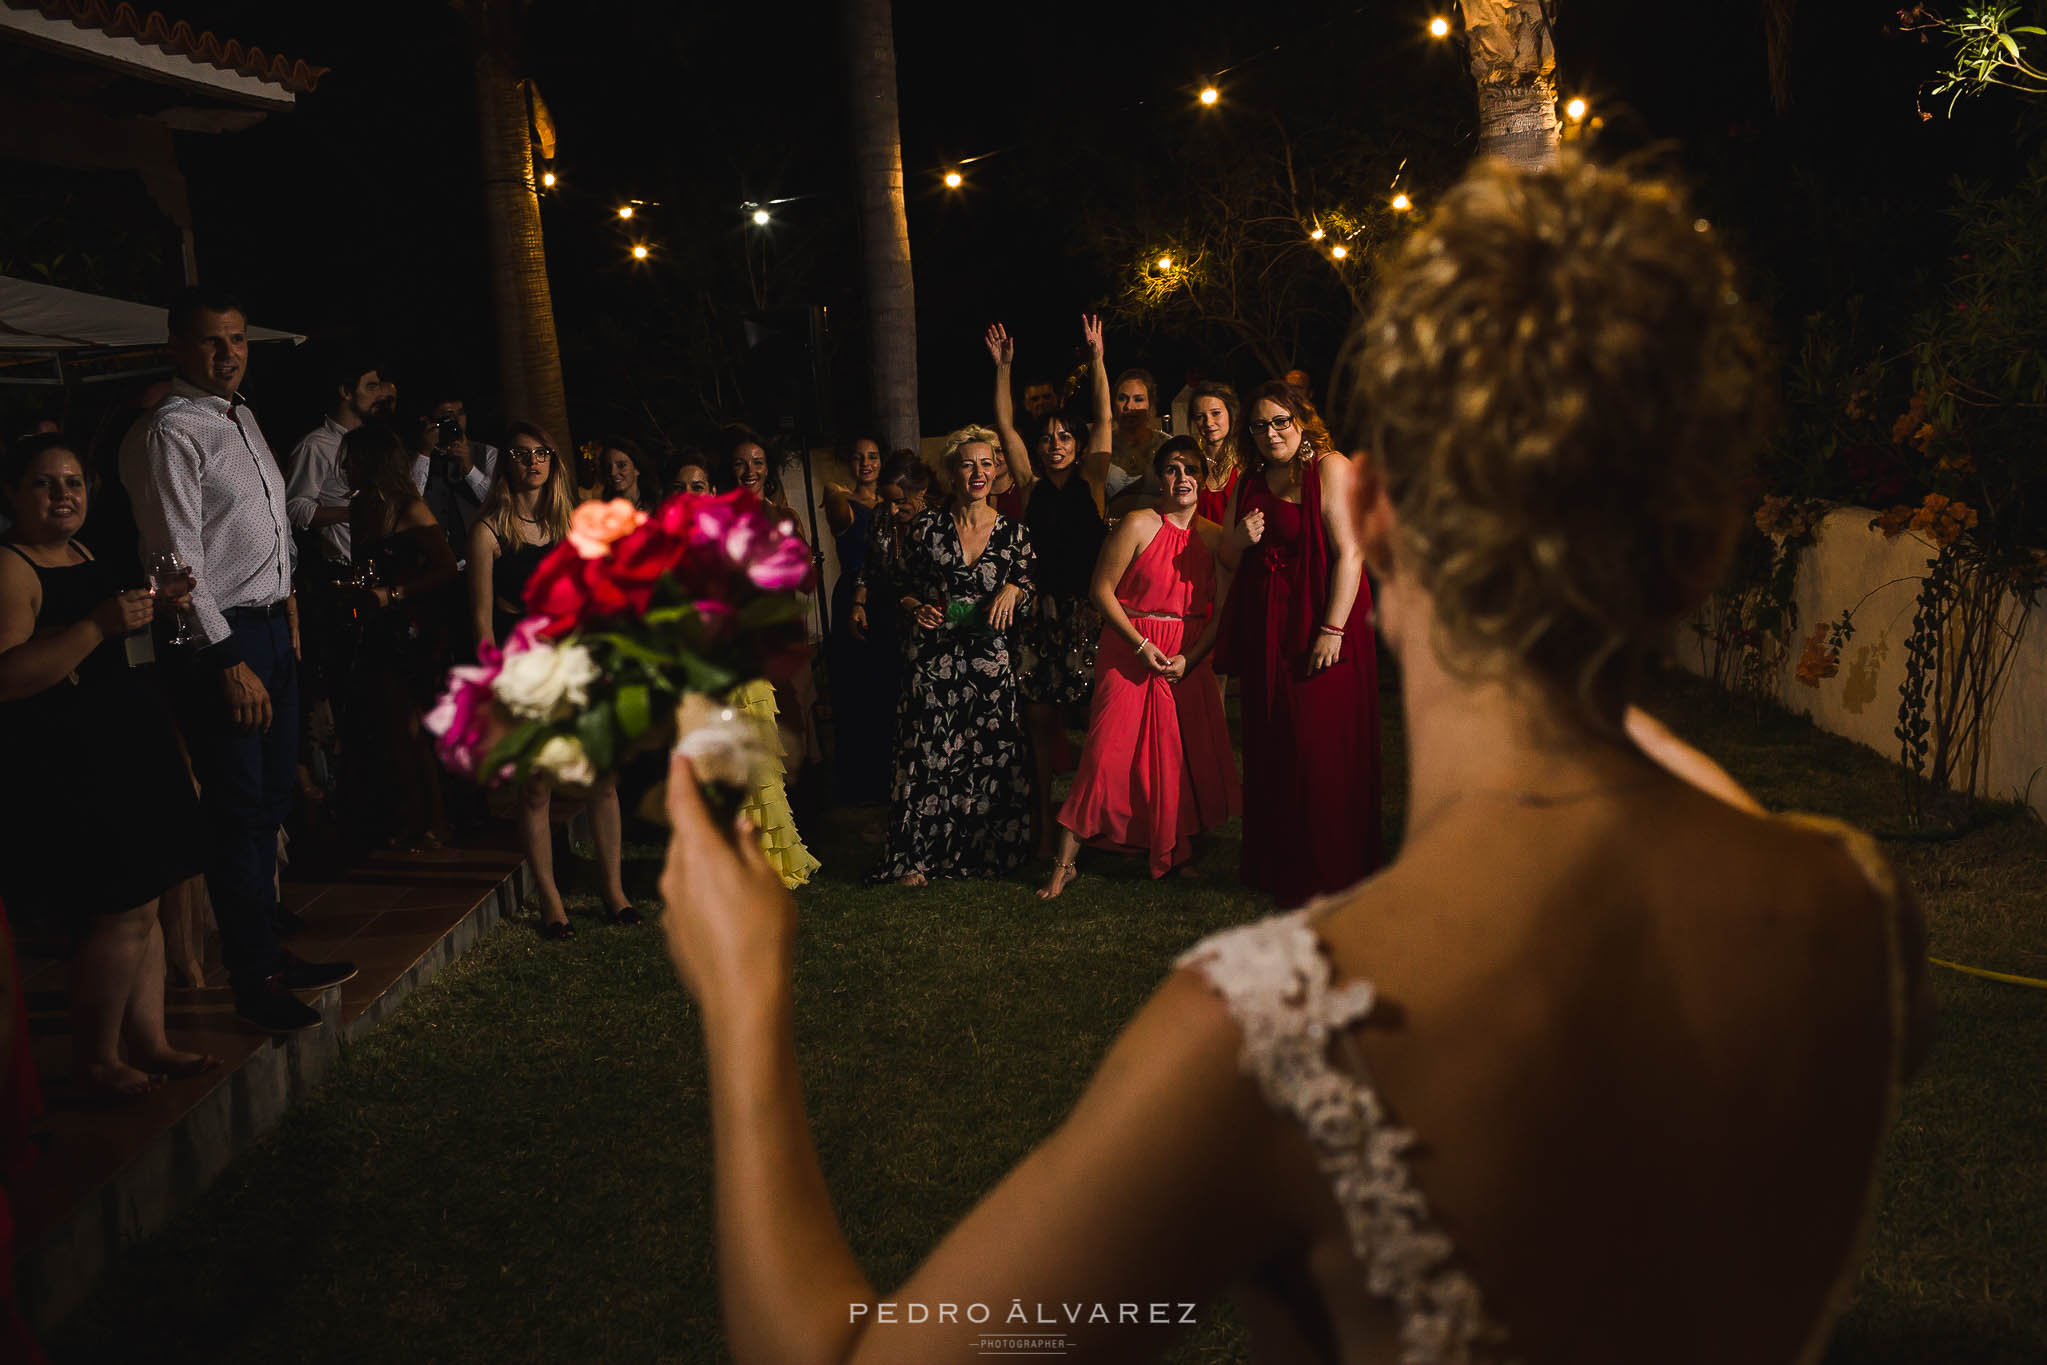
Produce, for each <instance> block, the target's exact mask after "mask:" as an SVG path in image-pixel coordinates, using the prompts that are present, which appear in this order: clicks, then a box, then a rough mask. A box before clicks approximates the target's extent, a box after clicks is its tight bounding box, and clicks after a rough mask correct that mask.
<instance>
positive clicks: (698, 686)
mask: <svg viewBox="0 0 2047 1365" xmlns="http://www.w3.org/2000/svg"><path fill="white" fill-rule="evenodd" d="M674 662H675V666H676V667H677V668H680V669H681V670H682V676H683V679H684V685H685V686H687V687H688V688H689V690H690V691H692V692H709V693H712V694H714V695H722V694H723V693H725V692H729V691H730V690H731V689H732V688H733V687H734V686H736V685H737V684H738V682H739V681H740V678H739V675H738V674H737V673H734V672H733V671H732V670H731V669H729V668H723V667H720V666H719V665H717V664H714V663H712V662H711V661H710V660H709V659H706V658H705V657H704V656H703V655H701V654H698V653H697V652H696V651H695V650H690V649H678V650H677V651H676V652H675V660H674Z"/></svg>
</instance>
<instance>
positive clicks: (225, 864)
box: [121, 287, 355, 1032]
mask: <svg viewBox="0 0 2047 1365" xmlns="http://www.w3.org/2000/svg"><path fill="white" fill-rule="evenodd" d="M170 350H171V358H172V360H173V361H174V362H175V363H176V365H177V370H178V378H177V380H176V382H175V383H173V384H172V386H171V392H170V396H169V397H168V398H166V399H165V400H164V401H163V403H162V404H160V405H159V406H158V407H157V408H156V409H155V410H154V411H153V412H151V413H150V414H149V416H148V417H147V418H146V419H145V426H144V429H143V432H142V439H141V441H140V442H138V443H137V444H135V445H134V446H133V447H131V448H130V449H129V451H128V458H127V459H126V460H125V461H124V464H123V468H122V470H121V479H122V482H123V483H124V484H126V485H127V488H128V495H129V497H130V499H132V501H133V502H134V505H135V521H136V525H137V527H138V528H139V530H140V532H141V548H142V552H143V554H144V555H145V556H147V555H149V554H151V553H153V552H157V551H164V550H173V551H176V552H177V554H178V556H179V558H181V559H183V560H184V562H185V563H186V564H187V565H189V566H191V569H192V574H193V579H194V586H193V590H192V617H193V625H194V627H195V628H196V629H197V631H198V633H199V634H200V636H201V637H202V642H201V643H199V644H196V645H188V646H185V647H184V648H183V649H182V650H179V651H167V652H171V653H174V654H175V655H177V656H180V657H174V658H172V659H171V660H170V662H171V663H172V664H173V666H174V671H175V672H177V673H179V674H181V675H182V677H183V681H184V686H183V689H182V691H183V697H182V703H183V704H182V706H181V717H180V719H181V723H182V724H183V726H184V731H185V741H186V746H187V748H188V749H189V751H190V752H191V755H192V766H193V769H194V771H195V773H196V774H197V776H198V778H199V785H200V794H201V800H202V802H203V803H204V806H205V811H206V827H207V856H206V885H207V890H208V892H209V893H210V894H211V896H212V899H213V910H214V916H215V918H216V920H217V921H218V922H219V924H220V938H221V952H222V956H223V957H224V958H225V959H226V963H227V970H228V976H229V979H230V981H231V982H232V984H233V986H234V995H235V1012H236V1013H237V1014H238V1015H240V1016H241V1018H242V1019H243V1020H245V1021H247V1022H248V1023H250V1024H253V1025H255V1026H256V1027H258V1028H263V1029H269V1030H272V1031H277V1032H285V1031H290V1030H295V1029H303V1028H311V1027H313V1026H315V1025H317V1024H319V1023H320V1015H319V1012H318V1011H316V1010H314V1009H312V1008H310V1007H309V1006H307V1005H306V1004H304V1003H303V1002H302V1001H300V1000H299V999H298V998H297V997H296V996H294V995H293V994H292V992H293V991H298V990H319V989H324V988H325V987H327V986H331V985H335V984H338V983H339V982H342V981H346V980H347V979H348V978H350V977H352V976H354V975H355V967H354V965H353V964H350V963H346V962H306V961H303V960H301V959H299V958H298V957H296V956H294V955H293V954H292V953H290V952H288V951H286V950H285V948H284V947H283V945H282V944H280V943H279V942H278V939H277V928H276V921H275V916H276V914H277V912H278V911H279V908H280V907H279V906H278V903H277V892H276V875H277V830H278V827H279V826H280V825H282V824H283V822H284V818H285V816H286V815H287V814H288V813H289V811H290V809H291V795H292V791H293V789H294V786H295V783H296V779H297V756H298V657H297V656H298V643H297V640H296V638H295V635H296V632H295V629H294V623H293V619H292V615H291V521H290V517H289V515H288V514H287V512H286V508H285V480H284V474H283V471H282V470H280V469H279V468H278V465H277V459H276V457H275V456H273V455H272V454H271V453H270V447H269V445H268V444H266V443H265V441H264V439H263V432H262V430H261V428H259V427H258V426H257V425H256V419H255V416H254V415H253V414H252V413H251V412H250V411H249V407H248V404H246V403H244V402H243V401H242V397H241V384H242V379H243V377H244V375H245V374H246V373H247V370H248V364H249V340H248V328H247V322H246V319H245V315H244V313H243V310H242V306H241V303H240V301H239V300H238V299H237V298H235V297H234V296H233V295H232V294H229V293H226V292H224V291H219V290H206V289H202V288H198V287H194V288H191V289H187V290H185V291H184V292H183V293H181V294H180V295H179V296H178V297H177V299H176V300H175V301H174V302H173V303H172V305H171V309H170Z"/></svg>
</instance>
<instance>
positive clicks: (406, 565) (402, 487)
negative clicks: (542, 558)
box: [341, 422, 458, 848]
mask: <svg viewBox="0 0 2047 1365" xmlns="http://www.w3.org/2000/svg"><path fill="white" fill-rule="evenodd" d="M341 460H342V467H343V469H344V470H345V471H346V472H347V474H348V480H349V485H350V487H352V488H353V489H354V490H355V497H354V499H353V500H352V501H351V502H350V504H349V518H348V520H349V528H350V531H351V533H352V540H351V544H353V545H354V547H355V562H356V565H357V567H358V568H359V569H360V568H363V567H367V568H368V569H369V570H370V574H369V577H370V583H371V586H369V587H366V588H363V589H361V590H360V592H359V593H358V595H357V607H358V613H357V620H358V622H359V624H360V630H361V635H360V644H359V646H358V648H357V651H356V671H355V686H354V687H352V688H351V689H350V695H349V696H348V698H347V699H346V701H345V703H344V706H343V725H344V727H345V728H346V730H347V731H348V732H350V733H352V734H353V735H354V736H355V737H356V740H357V742H355V743H353V744H349V745H347V746H345V747H344V750H343V752H344V754H345V755H346V756H347V757H348V758H349V759H350V763H351V767H353V768H355V769H356V772H355V774H354V775H355V776H356V777H357V778H358V779H360V789H361V790H363V791H366V792H371V793H375V794H376V795H375V797H374V804H373V805H366V807H365V809H364V810H363V812H362V815H363V816H364V817H365V821H366V823H367V825H368V827H369V832H370V833H371V834H372V835H373V836H374V837H377V838H381V839H385V840H388V841H389V842H390V843H391V844H392V845H394V846H398V847H427V848H437V847H439V846H440V845H441V844H442V843H443V842H444V841H445V840H446V838H447V817H446V813H445V811H444V810H443V808H442V805H441V783H440V768H439V766H438V765H437V764H436V763H435V762H434V754H433V746H432V744H431V743H430V741H429V740H428V738H427V735H426V733H425V731H424V730H423V729H422V728H421V726H420V717H421V716H423V715H424V714H425V713H426V711H427V710H428V708H430V707H431V706H432V705H433V704H434V698H435V696H436V695H437V694H438V693H439V691H440V687H441V679H442V675H443V674H444V673H445V672H446V671H447V667H448V621H449V619H450V617H451V616H452V615H453V604H452V602H451V601H450V600H449V597H450V590H451V589H452V588H453V587H454V584H455V579H456V575H457V573H458V570H457V569H456V567H455V552H454V551H453V550H452V549H450V548H449V546H448V538H447V536H445V535H443V534H442V532H441V527H440V523H439V522H437V521H435V520H434V514H433V511H432V510H431V509H430V508H429V507H428V506H427V503H426V499H425V498H423V497H421V496H420V493H419V490H418V487H417V486H416V485H415V484H414V483H413V482H412V457H411V455H410V454H408V453H407V451H406V449H405V443H404V442H403V441H401V440H400V439H399V437H398V433H397V432H396V431H394V430H392V429H391V428H390V427H388V426H385V425H384V424H383V423H381V422H372V423H368V424H365V425H363V426H359V427H357V428H356V429H355V430H353V431H351V432H349V433H348V435H346V436H344V437H342V439H341ZM363 741H368V742H367V743H365V742H363Z"/></svg>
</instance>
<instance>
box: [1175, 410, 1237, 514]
mask: <svg viewBox="0 0 2047 1365" xmlns="http://www.w3.org/2000/svg"><path fill="white" fill-rule="evenodd" d="M1237 409H1238V404H1237V391H1236V390H1235V389H1233V388H1231V387H1230V386H1229V385H1227V384H1223V383H1219V382H1217V381H1215V380H1212V379H1210V380H1203V381H1202V382H1201V383H1199V384H1196V385H1195V386H1194V393H1193V396H1192V397H1190V398H1189V399H1188V400H1187V427H1188V432H1189V434H1190V435H1192V436H1193V437H1194V441H1195V444H1197V445H1199V446H1200V447H1201V460H1202V463H1203V464H1204V465H1205V466H1206V469H1205V470H1204V471H1203V473H1202V475H1201V503H1200V507H1199V511H1200V513H1201V515H1202V516H1203V517H1205V518H1206V519H1208V520H1209V521H1212V522H1214V523H1216V524H1217V525H1218V526H1221V525H1224V524H1226V523H1227V522H1228V521H1229V519H1230V500H1231V499H1232V498H1234V497H1235V496H1236V495H1237V476H1238V475H1239V474H1240V473H1242V472H1243V467H1244V461H1243V457H1242V456H1241V455H1240V454H1239V453H1238V452H1239V451H1240V449H1241V448H1242V446H1243V444H1244V443H1243V441H1242V440H1241V439H1240V438H1239V437H1238V435H1237Z"/></svg>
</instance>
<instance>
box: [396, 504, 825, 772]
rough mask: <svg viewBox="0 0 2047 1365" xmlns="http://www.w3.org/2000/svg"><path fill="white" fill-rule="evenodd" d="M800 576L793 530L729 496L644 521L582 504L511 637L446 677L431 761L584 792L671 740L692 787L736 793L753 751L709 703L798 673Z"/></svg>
mask: <svg viewBox="0 0 2047 1365" xmlns="http://www.w3.org/2000/svg"><path fill="white" fill-rule="evenodd" d="M811 573H812V569H811V559H810V551H809V549H808V548H807V547H806V546H805V545H804V543H803V541H802V539H801V538H800V537H799V536H798V535H797V534H796V531H795V527H794V526H793V525H792V524H791V523H790V522H789V521H788V520H787V518H786V517H782V516H778V515H776V514H773V513H771V512H770V511H769V509H768V508H767V507H765V506H764V505H763V504H762V503H761V502H760V500H759V499H757V498H755V497H754V496H753V495H752V494H751V493H748V492H746V491H745V490H743V489H739V490H735V491H733V492H730V493H724V494H719V495H717V496H714V497H706V496H701V495H696V494H690V493H678V494H676V495H675V496H674V497H672V498H670V499H669V500H668V501H667V502H666V503H664V504H662V506H661V508H660V510H658V511H656V512H654V513H653V514H652V515H649V514H648V513H645V512H642V511H639V510H637V509H635V508H634V507H633V505H632V504H631V503H629V502H626V501H625V500H624V499H617V500H614V501H611V502H586V503H584V504H582V505H581V506H580V507H578V508H576V510H575V514H574V516H573V518H572V520H571V521H570V525H569V534H568V537H567V538H566V539H565V540H563V541H562V543H561V544H560V545H558V546H556V547H555V549H554V551H553V553H551V554H550V555H549V556H548V557H547V558H546V559H544V560H542V561H541V563H540V565H539V567H538V568H536V569H535V570H534V572H533V577H532V578H531V579H530V580H529V581H528V582H527V585H526V616H525V618H524V619H522V620H521V621H520V622H519V624H518V626H517V628H515V629H514V630H513V631H512V632H511V636H510V638H508V639H507V640H505V642H504V643H503V645H502V646H501V647H493V646H490V645H485V646H484V647H483V648H482V649H480V650H479V651H478V662H477V663H475V664H474V665H468V666H463V667H458V668H454V669H451V670H450V671H449V674H448V687H447V690H446V691H445V692H444V693H443V694H442V695H441V699H440V702H439V704H438V705H436V706H435V707H434V709H433V710H432V711H430V712H429V713H428V714H427V717H426V724H427V728H428V729H429V730H431V731H432V732H433V734H434V736H435V747H436V749H437V750H438V751H439V753H440V756H441V761H442V762H443V763H445V764H446V765H447V766H448V767H449V768H450V769H452V770H453V771H455V772H457V773H460V774H462V775H463V776H466V777H472V778H475V779H476V780H478V781H480V782H483V783H485V784H486V785H492V786H496V785H501V784H509V783H517V782H520V781H523V780H524V779H525V778H526V776H527V775H528V774H529V773H536V772H537V773H544V774H546V775H547V776H548V777H550V778H552V779H553V780H554V781H555V782H557V783H558V784H560V785H562V786H567V787H586V786H589V785H590V784H592V783H594V782H597V781H599V780H600V779H601V778H603V777H604V776H605V775H607V774H609V773H611V772H614V771H616V770H617V767H618V765H619V764H620V763H621V762H622V761H623V760H624V759H625V758H626V756H628V755H629V754H631V753H632V752H634V751H635V750H637V749H642V748H645V747H649V746H651V745H653V744H655V743H660V742H666V741H668V740H670V739H671V738H673V737H675V736H678V735H679V736H680V737H681V741H682V748H683V751H684V753H686V754H688V755H689V756H690V758H691V760H692V762H694V763H695V764H696V766H697V770H698V773H699V775H700V776H701V777H702V778H703V779H704V780H705V781H706V782H707V783H715V784H717V785H719V786H723V787H727V788H735V789H744V788H745V787H746V786H747V785H748V783H749V782H750V781H751V775H752V770H753V766H754V763H755V761H756V760H757V758H758V756H759V753H760V750H761V747H762V746H761V740H760V737H759V736H757V735H755V734H754V733H753V728H752V726H751V725H750V724H749V723H748V722H746V721H745V720H744V719H743V718H742V717H739V716H737V715H735V713H734V711H733V710H732V709H731V708H730V707H727V706H725V705H724V704H723V703H722V698H723V697H724V696H725V694H726V693H728V692H730V691H731V690H732V689H733V688H735V687H737V686H738V685H739V684H741V683H743V682H746V681H748V680H750V679H754V678H762V677H768V678H773V677H780V676H787V675H788V674H789V673H792V672H794V671H795V669H796V668H798V667H800V666H801V664H802V663H803V660H804V658H805V655H806V652H807V644H806V640H805V631H804V624H803V617H804V613H805V611H806V607H805V604H804V602H803V600H802V598H801V597H800V596H799V594H801V593H804V592H807V591H808V590H809V589H810V587H811Z"/></svg>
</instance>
